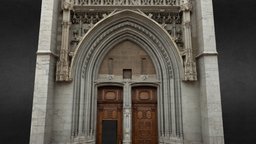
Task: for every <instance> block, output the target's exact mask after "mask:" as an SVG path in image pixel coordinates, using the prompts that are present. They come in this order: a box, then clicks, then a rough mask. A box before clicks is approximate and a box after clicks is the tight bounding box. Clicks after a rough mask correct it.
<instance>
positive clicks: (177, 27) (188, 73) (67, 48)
mask: <svg viewBox="0 0 256 144" xmlns="http://www.w3.org/2000/svg"><path fill="white" fill-rule="evenodd" d="M102 5H109V6H119V9H122V6H127V5H128V6H131V7H136V6H149V8H148V10H147V11H145V12H144V11H140V12H142V13H143V14H145V15H147V16H148V17H149V18H151V19H153V20H154V21H156V22H157V23H158V24H159V25H161V27H162V28H164V29H165V30H166V31H167V32H168V33H169V35H170V37H171V39H172V40H173V41H174V42H175V43H176V45H177V47H178V49H179V51H180V54H181V57H182V58H183V66H184V80H185V81H195V80H197V72H196V64H195V58H194V56H193V49H192V40H191V21H190V14H191V10H192V4H191V2H190V1H189V0H184V1H179V0H140V1H136V0H74V1H72V2H70V3H69V2H63V25H62V42H61V49H60V52H59V53H60V55H59V60H58V62H57V71H56V81H70V80H72V78H71V76H70V69H69V68H70V62H71V61H72V57H73V56H74V52H75V50H76V48H77V46H78V44H79V42H80V41H81V40H82V38H83V37H84V35H85V34H86V33H87V32H88V31H89V30H90V29H91V28H93V26H94V25H95V24H97V23H98V22H99V21H100V20H102V19H104V18H106V17H107V16H108V15H109V14H110V13H114V12H115V10H114V11H111V10H102V9H100V7H99V8H98V9H94V10H93V11H90V10H88V9H87V6H102ZM162 5H167V6H169V7H173V6H179V11H174V12H173V11H171V12H170V11H161V10H158V11H157V8H152V7H157V6H162ZM75 6H80V7H81V6H82V7H83V8H82V10H81V8H79V10H76V8H75ZM96 8H97V7H96ZM151 9H152V10H151Z"/></svg>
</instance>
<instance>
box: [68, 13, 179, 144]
mask: <svg viewBox="0 0 256 144" xmlns="http://www.w3.org/2000/svg"><path fill="white" fill-rule="evenodd" d="M119 14H120V15H119ZM116 15H118V17H115V16H113V17H112V16H110V17H108V18H106V20H104V21H103V23H102V25H97V27H100V29H98V28H93V30H95V31H91V32H89V33H88V35H86V37H84V39H83V41H82V42H81V43H80V47H79V49H78V50H77V51H76V55H75V57H74V61H73V63H72V68H73V72H74V76H75V77H74V95H75V100H76V101H75V102H74V113H75V114H74V117H73V124H72V126H73V128H72V132H73V133H74V134H73V135H74V137H75V138H81V136H80V135H79V134H80V133H82V134H83V135H85V138H84V141H86V142H88V143H92V144H93V143H95V141H97V143H98V144H101V143H102V142H103V141H105V139H104V136H105V134H107V133H104V130H105V129H106V130H107V129H112V130H113V129H114V130H115V131H114V132H112V134H114V136H116V138H115V137H114V136H112V137H111V138H113V139H112V140H111V141H114V142H111V143H118V144H119V143H120V140H121V143H122V144H131V143H149V144H151V143H152V144H155V143H167V142H171V141H172V140H173V139H170V137H172V136H173V137H174V139H175V141H177V140H180V141H181V142H182V139H183V138H182V137H183V131H182V130H183V128H182V117H181V116H182V114H181V112H182V111H181V100H180V96H181V92H180V90H181V88H180V80H181V77H180V71H182V70H183V69H182V63H181V62H182V61H181V58H180V56H179V53H178V51H177V48H176V47H175V45H174V43H173V41H171V39H169V37H166V35H165V31H162V28H161V27H159V25H156V24H155V23H153V22H152V21H150V20H149V19H148V17H145V16H144V15H141V14H139V13H137V12H133V11H129V10H127V11H121V12H120V13H118V14H116ZM116 19H117V20H116ZM152 27H153V28H152ZM117 87H118V88H117ZM113 88H114V89H119V91H122V95H120V97H121V98H120V99H115V97H118V96H115V94H114V92H110V93H105V94H104V91H109V90H110V89H113ZM104 89H105V90H104ZM106 89H107V90H106ZM143 89H144V90H143ZM145 90H146V91H149V92H148V94H147V93H146V92H145ZM135 91H142V92H139V94H137V98H140V99H137V100H136V98H135V99H134V97H136V95H133V94H132V93H134V92H135ZM135 93H136V92H135ZM120 94H121V92H120ZM106 96H107V97H109V98H106ZM102 97H103V98H102ZM147 97H149V100H146V99H148V98H147ZM98 98H101V100H99V99H98ZM150 98H151V99H150ZM107 99H109V100H108V101H107V102H104V100H105V101H106V100H107ZM110 99H112V100H110ZM113 101H116V102H115V103H114V102H113ZM143 101H144V102H143ZM83 102H84V103H83ZM117 103H118V104H117ZM79 104H80V105H79ZM107 109H108V110H109V111H113V110H114V109H115V111H116V112H114V113H113V112H107V111H108V110H107ZM110 109H112V110H110ZM143 109H144V111H145V112H144V113H143V112H142V111H143ZM148 111H149V112H150V113H149V112H148ZM141 112H142V115H145V117H141ZM80 115H83V117H79V116H80ZM109 115H110V116H111V118H109V117H108V116H109ZM135 115H137V119H135V118H136V117H135ZM133 118H134V119H133ZM140 118H143V119H140ZM146 118H148V120H146ZM136 123H145V124H144V125H148V124H149V123H150V127H149V128H148V129H138V131H135V129H136V128H137V126H136ZM105 125H106V126H110V127H105ZM134 127H136V128H134ZM139 130H140V131H147V132H146V133H149V135H150V139H147V138H146V136H144V137H143V138H141V139H140V138H139V137H136V136H137V134H138V133H140V131H139ZM116 133H118V134H116ZM136 133H137V134H136ZM119 134H120V135H119ZM110 135H111V134H110ZM144 135H145V134H144ZM77 141H81V140H77Z"/></svg>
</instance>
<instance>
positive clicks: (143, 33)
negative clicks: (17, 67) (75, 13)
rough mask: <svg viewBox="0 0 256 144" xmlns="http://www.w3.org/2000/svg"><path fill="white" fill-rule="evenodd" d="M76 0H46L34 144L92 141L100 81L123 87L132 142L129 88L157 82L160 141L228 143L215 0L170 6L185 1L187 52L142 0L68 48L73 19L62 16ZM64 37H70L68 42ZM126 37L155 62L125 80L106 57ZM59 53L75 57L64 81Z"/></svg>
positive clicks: (166, 143) (127, 130) (106, 19)
mask: <svg viewBox="0 0 256 144" xmlns="http://www.w3.org/2000/svg"><path fill="white" fill-rule="evenodd" d="M164 1H165V2H167V0H164ZM72 2H74V3H72ZM78 2H79V1H66V2H62V1H60V0H43V1H42V11H41V23H40V33H39V43H38V52H37V65H36V74H35V86H34V99H33V112H32V122H31V135H30V144H85V143H95V141H96V139H95V134H96V132H95V131H96V124H97V123H96V108H97V106H96V104H97V102H96V101H97V100H96V94H97V92H96V91H97V87H98V86H103V85H119V86H122V87H123V90H124V92H125V93H124V97H125V100H124V110H123V111H124V117H125V116H127V118H126V119H124V120H123V121H124V132H123V133H124V139H123V143H127V144H128V143H131V135H132V134H131V126H129V125H130V124H132V123H131V100H130V99H131V87H132V86H133V85H153V86H156V87H158V89H159V90H158V95H159V98H158V112H159V113H158V131H159V132H158V133H159V136H158V138H159V143H161V144H224V134H223V122H222V110H221V98H220V96H221V94H220V88H219V74H218V61H217V52H216V44H215V32H214V22H213V11H212V1H211V0H193V1H187V0H185V1H183V3H175V4H174V5H172V6H173V7H171V8H170V9H171V10H173V11H175V8H176V6H179V4H180V5H181V6H180V9H181V11H182V12H184V13H183V14H184V15H186V17H184V19H183V21H185V22H184V23H183V26H184V28H185V32H184V44H185V48H186V50H187V51H190V52H188V53H185V55H182V53H183V51H182V50H180V49H179V47H178V46H177V43H175V40H174V37H173V36H172V35H171V36H170V35H169V34H168V32H167V30H166V29H165V28H164V27H163V25H161V24H159V23H157V22H156V21H155V20H154V19H151V17H150V16H148V15H146V14H145V13H143V12H141V11H137V10H134V9H135V8H138V7H136V6H137V4H138V3H136V5H135V6H134V5H133V6H131V5H130V6H127V7H126V9H123V10H121V11H120V10H119V11H114V12H113V11H111V12H112V13H110V14H108V15H106V16H104V17H102V19H101V20H99V21H98V22H97V23H96V24H95V25H92V27H90V29H89V30H88V31H87V34H85V35H81V37H79V41H78V43H77V45H75V46H76V49H75V50H74V51H72V50H71V51H70V53H67V51H66V49H67V48H68V47H70V45H69V43H70V42H76V41H72V40H70V39H71V38H70V36H71V35H72V34H74V33H72V32H70V34H68V35H66V37H65V35H63V25H66V24H67V25H68V26H71V25H72V23H71V22H70V23H65V24H64V23H62V20H65V22H67V20H68V19H67V17H66V16H67V15H68V16H70V11H72V8H74V9H75V8H76V7H75V6H74V5H76V4H78ZM176 2H179V1H178V0H177V1H176ZM180 2H181V1H180ZM190 2H191V3H190ZM140 4H142V3H140ZM190 4H192V6H193V7H190V6H191V5H190ZM61 7H62V8H63V9H64V11H65V12H63V11H61V10H60V8H61ZM81 7H83V6H81ZM79 8H80V7H77V9H78V10H79ZM147 8H153V9H156V10H157V9H158V7H154V6H153V7H152V5H149V6H148V7H147V6H146V7H144V8H143V9H142V10H144V11H145V10H147ZM159 8H160V7H159ZM177 8H178V7H177ZM120 9H122V7H121V8H120ZM190 10H191V11H192V14H191V17H190ZM68 11H69V12H68ZM123 19H125V21H122V20H123ZM190 21H191V22H190ZM115 22H118V23H117V24H116V23H115ZM67 25H66V26H67ZM85 25H86V24H85ZM188 25H190V26H188ZM86 26H87V25H86ZM60 31H62V32H60ZM65 32H67V33H68V32H69V30H68V31H65ZM63 39H65V40H67V39H68V40H70V41H68V42H67V41H65V42H64V43H63ZM126 40H129V41H131V42H133V43H136V45H137V46H138V47H141V48H143V49H142V51H144V52H146V53H147V57H150V58H151V60H152V62H151V61H150V65H154V67H155V68H152V67H151V69H150V71H151V73H150V74H145V75H144V74H143V75H139V74H138V73H139V72H140V70H138V71H136V74H137V76H135V77H134V78H133V79H132V80H123V79H122V75H121V73H114V74H107V72H108V70H107V68H106V67H108V64H107V63H108V62H107V60H108V59H107V58H106V57H105V56H108V55H107V53H108V52H109V51H111V50H112V48H113V47H114V46H116V45H117V44H119V43H121V42H123V41H126ZM63 46H64V47H65V49H62V48H63ZM70 49H71V48H70ZM113 53H115V52H113ZM142 53H143V52H142ZM184 57H185V59H182V58H184ZM60 59H62V60H64V63H65V62H67V60H70V59H71V61H68V63H69V62H70V67H65V75H61V76H60V77H61V79H62V78H63V79H62V80H64V82H63V81H61V80H60V79H59V80H60V81H58V82H57V81H56V77H57V76H59V75H58V73H57V74H56V65H57V61H58V60H60ZM102 61H103V67H102V68H100V65H101V64H102ZM184 64H185V65H186V66H188V67H186V66H185V67H184ZM134 65H136V67H140V65H138V64H134ZM195 66H196V67H195ZM59 68H60V70H61V69H62V68H63V67H59ZM59 68H58V69H59ZM195 68H197V72H196V70H195ZM184 70H185V71H186V72H187V73H186V72H184ZM99 71H100V72H99ZM59 72H60V74H61V71H59ZM67 72H69V73H67ZM97 72H99V73H97ZM196 74H197V75H196ZM62 76H63V77H62ZM186 76H187V79H186V78H185V77H186ZM195 77H196V78H195ZM57 79H58V78H57ZM70 80H72V81H70ZM163 119H164V120H163ZM127 125H128V126H127Z"/></svg>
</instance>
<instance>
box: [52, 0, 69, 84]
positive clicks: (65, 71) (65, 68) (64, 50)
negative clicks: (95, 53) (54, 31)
mask: <svg viewBox="0 0 256 144" xmlns="http://www.w3.org/2000/svg"><path fill="white" fill-rule="evenodd" d="M72 7H73V6H72V4H71V3H69V2H67V1H66V0H64V1H63V3H62V10H63V20H62V35H61V48H60V52H59V60H58V61H57V66H56V81H70V80H71V78H70V76H69V71H70V60H69V31H70V25H71V22H70V12H71V10H72Z"/></svg>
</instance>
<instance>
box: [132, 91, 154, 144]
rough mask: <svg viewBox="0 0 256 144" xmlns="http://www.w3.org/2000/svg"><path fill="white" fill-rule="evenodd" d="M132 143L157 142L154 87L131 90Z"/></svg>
mask: <svg viewBox="0 0 256 144" xmlns="http://www.w3.org/2000/svg"><path fill="white" fill-rule="evenodd" d="M132 107H133V120H132V124H133V131H132V141H133V142H132V143H133V144H157V142H158V140H157V135H158V130H157V103H156V88H154V87H136V88H133V91H132Z"/></svg>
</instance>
